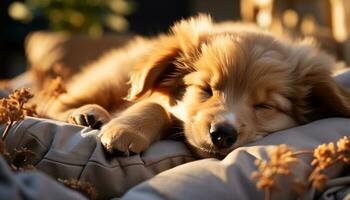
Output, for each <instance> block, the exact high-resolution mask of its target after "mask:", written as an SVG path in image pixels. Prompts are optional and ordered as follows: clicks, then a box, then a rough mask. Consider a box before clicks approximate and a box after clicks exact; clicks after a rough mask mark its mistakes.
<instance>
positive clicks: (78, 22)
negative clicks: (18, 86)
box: [0, 0, 350, 79]
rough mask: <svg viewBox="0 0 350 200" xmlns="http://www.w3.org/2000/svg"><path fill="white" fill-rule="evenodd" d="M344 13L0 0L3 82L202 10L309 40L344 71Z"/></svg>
mask: <svg viewBox="0 0 350 200" xmlns="http://www.w3.org/2000/svg"><path fill="white" fill-rule="evenodd" d="M349 9H350V0H317V1H315V0H217V1H213V0H148V1H146V0H18V1H15V0H0V78H1V79H8V78H12V77H14V76H17V75H19V74H21V73H22V72H24V71H25V70H26V69H27V68H28V67H37V68H39V69H40V70H42V71H45V70H47V68H50V69H54V70H56V71H57V70H61V69H57V68H60V67H61V65H67V66H68V65H72V66H73V68H74V66H75V65H83V64H85V63H87V62H90V61H91V60H93V59H95V58H96V57H98V56H99V54H100V53H101V52H103V51H105V50H106V49H109V48H112V47H113V46H118V45H122V44H123V43H125V42H126V41H127V40H128V38H130V37H131V36H132V35H134V34H140V35H153V34H156V33H159V32H161V31H165V30H167V29H168V27H169V26H170V25H172V24H173V23H174V21H176V20H178V19H182V18H186V17H188V16H191V15H194V14H196V13H199V12H202V13H209V14H211V15H212V17H213V18H214V19H215V20H216V21H224V20H241V21H244V22H250V23H256V24H257V25H259V26H260V27H262V28H264V29H269V30H271V31H273V32H275V33H276V34H285V35H288V36H290V37H294V38H299V37H304V36H308V37H313V38H315V39H316V40H317V41H318V42H319V43H320V45H321V47H322V48H324V49H325V50H326V51H328V52H329V53H331V54H333V55H334V56H336V57H337V59H338V60H339V61H340V62H339V63H341V64H340V65H339V66H340V68H344V67H345V66H346V65H349V64H350V53H349V51H350V42H349V41H350V40H349V35H350V12H349ZM57 46H60V47H62V46H64V48H57ZM62 49H64V50H62ZM51 52H55V53H51ZM53 55H55V56H53ZM68 57H69V59H70V60H69V59H68ZM67 60H69V61H67ZM39 65H40V67H38V66H39ZM40 70H39V71H40ZM60 73H64V72H62V70H61V72H60ZM67 73H69V72H67Z"/></svg>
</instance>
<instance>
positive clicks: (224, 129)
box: [209, 123, 237, 149]
mask: <svg viewBox="0 0 350 200" xmlns="http://www.w3.org/2000/svg"><path fill="white" fill-rule="evenodd" d="M209 134H210V139H211V141H212V142H213V144H214V145H215V146H216V147H217V148H218V149H226V148H229V147H231V146H232V145H233V144H234V143H235V142H236V140H237V130H236V129H235V128H234V127H233V126H232V125H229V124H227V123H219V124H212V125H211V127H210V130H209Z"/></svg>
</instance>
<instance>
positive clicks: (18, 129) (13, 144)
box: [5, 118, 194, 199]
mask: <svg viewBox="0 0 350 200" xmlns="http://www.w3.org/2000/svg"><path fill="white" fill-rule="evenodd" d="M97 134H98V130H92V129H90V128H84V127H79V126H74V125H70V124H66V123H61V122H56V121H50V120H44V119H35V118H27V119H25V120H24V121H22V122H20V123H17V124H15V126H14V127H13V128H11V131H10V133H9V135H8V137H7V138H6V141H5V142H6V146H7V149H9V150H10V149H12V150H13V149H14V148H18V147H26V148H28V149H30V150H32V151H34V152H35V154H36V158H35V160H32V161H31V162H32V164H34V165H35V166H36V168H37V169H39V170H40V171H43V172H45V173H46V174H49V175H50V176H52V177H54V178H61V179H69V178H76V179H79V180H85V181H88V182H91V183H92V184H93V185H94V186H95V188H96V189H97V191H98V198H99V199H107V198H111V197H118V196H121V195H122V194H124V193H125V192H126V191H127V190H128V189H129V188H130V187H132V186H134V185H136V184H138V183H140V182H142V181H144V180H146V179H149V178H151V177H152V176H154V175H156V174H158V173H160V172H162V171H164V170H167V169H170V168H172V167H175V166H177V165H181V164H183V163H186V162H189V161H192V160H194V158H193V156H192V155H191V153H190V152H189V151H188V150H187V148H186V147H185V146H184V144H183V143H181V142H176V141H160V142H157V143H155V144H153V145H152V146H151V147H150V148H149V149H148V150H147V151H146V152H144V153H142V154H141V155H135V156H131V157H118V156H116V155H110V154H107V153H106V152H105V151H104V148H103V147H102V146H101V143H100V142H99V140H98V138H97Z"/></svg>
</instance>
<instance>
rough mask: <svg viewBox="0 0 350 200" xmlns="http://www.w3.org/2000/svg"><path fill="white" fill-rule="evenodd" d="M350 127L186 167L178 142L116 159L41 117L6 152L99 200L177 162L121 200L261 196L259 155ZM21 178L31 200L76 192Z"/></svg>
mask: <svg viewBox="0 0 350 200" xmlns="http://www.w3.org/2000/svg"><path fill="white" fill-rule="evenodd" d="M349 77H350V72H346V73H344V74H341V75H339V76H337V77H336V79H337V80H338V82H340V83H342V84H343V85H345V86H350V78H349ZM349 123H350V119H343V118H333V119H324V120H320V121H317V122H313V123H310V124H308V125H305V126H300V127H296V128H293V129H289V130H285V131H281V132H278V133H274V134H271V135H270V136H268V137H266V138H263V139H262V140H260V141H258V142H256V143H252V144H250V145H247V146H246V147H241V148H239V149H236V150H235V151H233V152H232V153H230V154H229V155H228V156H227V157H226V158H225V159H224V160H222V161H220V160H217V159H204V160H198V161H194V162H190V163H187V164H184V165H181V164H183V163H186V162H189V161H192V160H193V157H192V155H191V153H190V152H189V151H188V150H187V148H186V147H185V146H184V145H183V144H182V143H180V142H175V141H160V142H157V143H155V144H153V145H152V146H151V147H150V149H148V150H147V151H146V152H144V153H143V154H141V155H135V156H131V157H118V156H115V155H114V156H113V155H108V154H106V153H105V152H104V150H103V148H102V147H101V145H100V143H99V141H98V140H97V138H96V135H97V131H96V130H91V129H89V128H83V127H78V126H74V125H69V124H66V123H61V122H56V121H50V120H42V119H41V120H40V119H35V118H27V119H26V120H24V121H22V122H20V123H17V124H15V126H14V127H13V128H12V129H11V132H10V133H9V136H8V138H7V140H6V145H7V147H8V149H13V148H16V147H27V148H29V149H31V150H33V151H34V152H35V153H36V154H37V157H36V159H35V160H32V163H33V164H35V165H36V167H37V168H38V169H39V170H41V171H43V172H45V173H47V174H49V175H50V176H52V177H54V178H77V179H80V180H86V181H89V182H91V183H93V184H94V185H95V187H96V188H97V190H98V194H99V196H98V198H99V199H108V198H112V197H113V198H115V199H118V198H116V197H120V196H121V195H122V194H124V193H125V192H126V191H128V190H129V189H130V188H131V187H132V186H134V185H136V184H138V183H140V182H142V181H144V180H147V179H149V178H151V177H153V176H155V175H156V174H157V173H160V172H162V171H164V170H167V169H170V168H172V167H175V166H177V165H181V166H178V167H175V168H173V169H170V170H167V171H165V172H163V173H160V174H159V175H156V176H155V177H154V178H152V179H150V180H148V181H146V182H144V183H142V184H139V185H138V186H136V187H134V188H132V189H131V190H129V191H128V193H127V194H126V195H125V196H123V197H122V199H146V200H147V199H263V193H262V192H260V191H257V190H256V188H255V183H254V182H253V181H252V180H251V179H250V176H251V173H252V171H254V170H255V169H256V167H255V165H254V164H253V163H254V160H255V159H256V158H261V159H266V151H267V150H268V149H270V148H274V147H275V146H276V145H278V144H281V143H285V144H288V145H290V146H291V147H293V148H295V149H300V150H305V149H313V148H314V147H316V146H317V145H319V144H322V143H325V142H330V141H335V140H337V139H339V138H340V137H342V136H343V135H347V136H350V126H349ZM0 131H1V127H0ZM0 159H1V158H0ZM302 159H303V162H302V163H300V164H299V165H298V166H296V167H295V169H294V173H296V174H299V176H300V177H301V178H306V177H307V175H308V174H309V173H310V166H309V164H308V163H309V162H310V160H311V156H303V157H302ZM341 172H343V170H341V168H339V169H336V170H333V174H332V177H337V175H339V174H340V173H341ZM4 174H5V175H4ZM23 176H24V177H26V178H25V179H20V180H19V182H20V181H23V180H25V182H27V183H30V182H32V183H36V185H35V184H34V186H35V187H27V188H26V189H28V190H27V193H28V194H29V193H30V194H35V195H41V196H35V195H34V196H33V199H54V198H49V196H43V195H46V194H48V193H49V194H53V195H54V196H55V195H57V196H58V197H59V198H60V199H61V198H65V199H74V198H75V196H74V195H73V196H74V197H73V196H70V192H71V191H70V190H69V189H65V188H63V187H62V188H61V185H59V184H58V186H57V187H56V186H55V183H52V184H53V185H54V186H52V187H51V185H50V184H51V183H48V182H50V181H49V179H48V178H46V177H44V176H43V175H42V174H40V173H34V174H32V173H30V174H24V175H23ZM0 177H1V178H0V184H2V185H0V199H2V198H3V197H4V199H21V198H24V197H22V196H11V198H8V196H5V195H14V194H15V193H13V192H12V191H14V190H16V191H17V192H18V191H22V190H23V189H22V188H21V187H19V185H20V184H17V183H18V182H15V181H11V180H17V179H19V178H18V177H22V175H21V174H18V175H17V176H15V175H13V174H11V173H10V172H9V171H8V170H7V171H6V168H4V167H2V166H1V162H0ZM3 177H6V178H5V179H3ZM9 180H10V181H9ZM46 180H47V181H46ZM284 184H288V182H286V183H284ZM349 184H350V178H348V177H347V178H345V179H344V178H336V179H334V180H331V181H329V184H328V185H327V188H326V191H325V192H324V193H323V194H321V193H317V192H316V191H314V190H311V191H308V192H307V194H306V195H305V196H304V199H313V198H320V199H325V200H329V199H342V198H343V197H344V196H345V195H346V194H347V193H348V192H349V190H348V188H347V187H348V185H349ZM7 188H8V189H7ZM281 188H282V190H281V192H280V193H278V194H277V193H275V194H274V196H273V199H295V198H296V194H295V193H294V192H291V191H288V190H286V188H290V187H284V185H282V186H281ZM46 191H48V192H46ZM56 192H57V193H56ZM15 195H16V194H15ZM65 195H66V196H65ZM5 197H6V198H5ZM25 197H26V198H30V197H29V196H25ZM34 197H37V198H34ZM348 198H349V197H348ZM75 199H77V198H75ZM349 199H350V198H349Z"/></svg>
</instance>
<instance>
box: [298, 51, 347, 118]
mask: <svg viewBox="0 0 350 200" xmlns="http://www.w3.org/2000/svg"><path fill="white" fill-rule="evenodd" d="M298 50H299V52H298V53H299V55H300V57H299V65H298V67H297V68H298V69H297V71H299V74H298V76H300V77H301V79H300V80H299V81H300V83H301V85H302V86H303V87H304V88H308V90H309V91H308V96H307V97H306V103H307V104H308V105H307V107H309V108H310V112H309V113H307V114H306V118H307V121H310V120H316V119H320V118H326V117H350V92H349V91H348V90H347V89H346V88H345V87H343V86H341V85H339V84H338V83H337V82H336V81H335V79H334V78H333V77H332V76H331V71H330V69H331V67H332V66H334V65H335V61H334V59H333V58H332V57H330V56H329V55H328V54H326V53H324V52H321V51H318V50H315V49H314V47H312V46H303V47H301V48H300V49H298Z"/></svg>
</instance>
